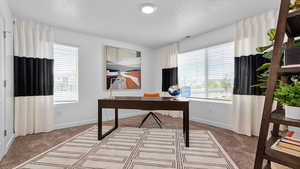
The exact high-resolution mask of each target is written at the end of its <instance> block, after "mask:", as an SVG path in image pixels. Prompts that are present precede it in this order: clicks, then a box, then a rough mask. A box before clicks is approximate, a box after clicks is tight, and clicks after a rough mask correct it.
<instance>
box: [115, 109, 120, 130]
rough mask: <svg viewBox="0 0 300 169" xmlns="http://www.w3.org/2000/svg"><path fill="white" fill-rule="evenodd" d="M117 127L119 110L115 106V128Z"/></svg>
mask: <svg viewBox="0 0 300 169" xmlns="http://www.w3.org/2000/svg"><path fill="white" fill-rule="evenodd" d="M118 127H119V111H118V108H115V129H116V128H118Z"/></svg>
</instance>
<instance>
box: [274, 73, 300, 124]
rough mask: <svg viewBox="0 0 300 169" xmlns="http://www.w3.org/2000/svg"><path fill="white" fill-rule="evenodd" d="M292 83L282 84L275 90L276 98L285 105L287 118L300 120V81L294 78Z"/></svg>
mask: <svg viewBox="0 0 300 169" xmlns="http://www.w3.org/2000/svg"><path fill="white" fill-rule="evenodd" d="M291 80H292V82H293V83H292V84H286V83H285V84H281V85H280V87H279V88H278V89H277V90H276V91H275V92H274V97H275V100H277V101H278V102H279V103H280V104H281V105H284V106H285V107H284V108H285V115H286V117H287V118H291V119H298V120H300V82H299V80H298V79H296V78H292V79H291Z"/></svg>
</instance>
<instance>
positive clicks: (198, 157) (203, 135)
mask: <svg viewBox="0 0 300 169" xmlns="http://www.w3.org/2000/svg"><path fill="white" fill-rule="evenodd" d="M109 128H110V127H109V126H106V127H104V129H103V130H104V131H107V130H109ZM16 169H238V167H237V166H236V165H235V163H234V162H233V161H232V159H231V158H230V157H229V156H228V155H227V153H226V152H225V151H224V149H223V148H222V147H221V146H220V144H219V143H218V142H217V141H216V139H215V138H214V136H213V135H212V134H211V133H210V132H209V131H203V130H191V131H190V148H186V147H185V145H184V140H183V137H182V131H181V130H176V129H139V128H127V127H126V128H119V129H117V130H116V131H114V132H113V133H112V134H111V135H109V136H108V137H106V138H105V139H104V140H103V141H101V142H100V141H98V140H97V127H96V126H95V127H93V128H91V129H88V130H87V131H85V132H83V133H80V134H79V135H77V136H75V137H73V138H71V139H69V140H67V141H65V142H64V143H62V144H59V145H57V146H56V147H54V148H52V149H50V150H48V151H47V152H44V153H42V154H40V155H38V156H37V157H35V158H33V159H31V160H29V161H27V162H25V163H23V164H21V165H20V166H18V167H16Z"/></svg>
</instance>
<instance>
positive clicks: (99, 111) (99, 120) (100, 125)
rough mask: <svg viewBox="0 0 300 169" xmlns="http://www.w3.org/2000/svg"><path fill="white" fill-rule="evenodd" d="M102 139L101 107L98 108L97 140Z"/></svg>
mask: <svg viewBox="0 0 300 169" xmlns="http://www.w3.org/2000/svg"><path fill="white" fill-rule="evenodd" d="M101 139H102V107H100V106H98V140H101Z"/></svg>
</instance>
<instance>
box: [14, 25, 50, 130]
mask: <svg viewBox="0 0 300 169" xmlns="http://www.w3.org/2000/svg"><path fill="white" fill-rule="evenodd" d="M14 35H15V36H14V37H15V40H14V51H15V52H14V56H15V57H19V58H20V57H21V58H24V60H26V59H30V58H31V59H32V58H36V59H48V60H52V59H53V43H54V33H53V29H52V28H51V27H49V26H47V25H44V24H38V23H34V22H32V21H28V20H16V24H15V32H14ZM33 64H34V63H33ZM15 66H16V65H15ZM26 80H29V79H26ZM53 129H54V104H53V95H34V96H18V97H15V130H16V135H17V136H23V135H27V134H33V133H39V132H48V131H51V130H53Z"/></svg>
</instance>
